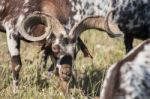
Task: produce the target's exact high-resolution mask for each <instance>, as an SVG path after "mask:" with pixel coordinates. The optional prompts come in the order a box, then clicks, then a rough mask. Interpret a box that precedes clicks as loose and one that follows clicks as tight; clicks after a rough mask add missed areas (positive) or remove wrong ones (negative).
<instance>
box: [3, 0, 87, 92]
mask: <svg viewBox="0 0 150 99" xmlns="http://www.w3.org/2000/svg"><path fill="white" fill-rule="evenodd" d="M60 2H61V1H59V0H57V1H53V0H32V1H31V0H22V1H19V0H1V1H0V31H2V32H6V34H7V43H8V49H9V52H10V55H11V65H12V66H11V67H12V74H13V91H14V92H16V89H17V88H18V79H19V71H20V69H21V66H22V63H21V59H20V50H19V49H20V40H25V41H41V40H43V39H45V42H44V43H43V48H44V50H46V52H47V50H48V51H49V52H50V53H51V54H52V55H51V57H52V60H53V59H54V61H53V64H55V65H56V64H57V60H58V59H59V56H60V55H61V54H66V53H67V52H68V49H66V48H65V46H64V43H65V42H62V41H63V40H64V39H65V38H67V37H68V34H67V33H66V30H65V29H64V26H63V25H62V24H66V21H67V20H68V16H69V15H70V9H69V7H70V6H68V5H69V4H68V0H65V1H63V5H61V4H62V2H61V3H60ZM58 4H59V5H58ZM31 5H32V6H31ZM60 5H61V6H60ZM56 6H59V7H56ZM39 12H40V13H39ZM45 13H46V14H45ZM39 24H41V25H39ZM39 26H40V28H39ZM41 26H42V27H41ZM33 28H35V30H36V35H39V32H37V30H38V29H39V31H42V35H41V36H39V37H32V36H31V35H29V34H31V30H32V29H33ZM28 33H29V34H28ZM78 40H79V42H78V45H79V47H81V50H82V51H83V53H84V55H85V56H90V54H89V52H88V49H87V48H86V46H85V45H84V43H83V42H82V40H81V39H80V38H79V39H78ZM47 42H48V44H47ZM45 45H46V46H45ZM45 54H47V53H45ZM45 56H46V55H45Z"/></svg>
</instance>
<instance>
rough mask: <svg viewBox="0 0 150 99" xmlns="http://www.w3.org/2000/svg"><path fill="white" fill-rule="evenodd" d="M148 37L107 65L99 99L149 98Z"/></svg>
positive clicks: (149, 55) (149, 59)
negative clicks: (120, 57) (112, 63)
mask: <svg viewBox="0 0 150 99" xmlns="http://www.w3.org/2000/svg"><path fill="white" fill-rule="evenodd" d="M149 66H150V39H148V40H146V41H144V42H143V43H142V44H140V45H139V46H137V47H136V48H134V49H133V50H132V51H131V52H129V53H128V54H127V55H126V56H125V57H124V58H123V59H121V60H120V61H119V62H117V63H116V64H114V65H112V66H110V67H109V69H108V71H107V74H106V77H105V79H104V83H103V87H102V90H101V95H100V99H149V97H150V84H149V82H150V67H149Z"/></svg>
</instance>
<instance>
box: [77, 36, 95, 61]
mask: <svg viewBox="0 0 150 99" xmlns="http://www.w3.org/2000/svg"><path fill="white" fill-rule="evenodd" d="M78 46H79V48H80V49H81V51H82V52H83V54H84V57H90V58H93V56H92V55H91V54H90V52H89V50H88V48H87V46H86V45H85V44H84V42H83V41H82V40H81V38H80V37H79V38H78Z"/></svg>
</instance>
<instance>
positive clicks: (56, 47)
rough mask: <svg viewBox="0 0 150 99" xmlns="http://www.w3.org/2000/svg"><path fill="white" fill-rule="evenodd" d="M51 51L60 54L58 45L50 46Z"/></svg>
mask: <svg viewBox="0 0 150 99" xmlns="http://www.w3.org/2000/svg"><path fill="white" fill-rule="evenodd" d="M52 51H53V52H60V46H59V45H54V46H52Z"/></svg>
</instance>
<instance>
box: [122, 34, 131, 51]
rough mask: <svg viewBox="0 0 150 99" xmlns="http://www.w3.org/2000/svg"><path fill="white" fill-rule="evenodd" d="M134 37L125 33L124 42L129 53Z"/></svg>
mask: <svg viewBox="0 0 150 99" xmlns="http://www.w3.org/2000/svg"><path fill="white" fill-rule="evenodd" d="M132 43H133V37H132V36H131V35H129V34H125V35H124V44H125V48H126V53H128V52H129V51H130V50H132V48H133V45H132Z"/></svg>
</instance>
